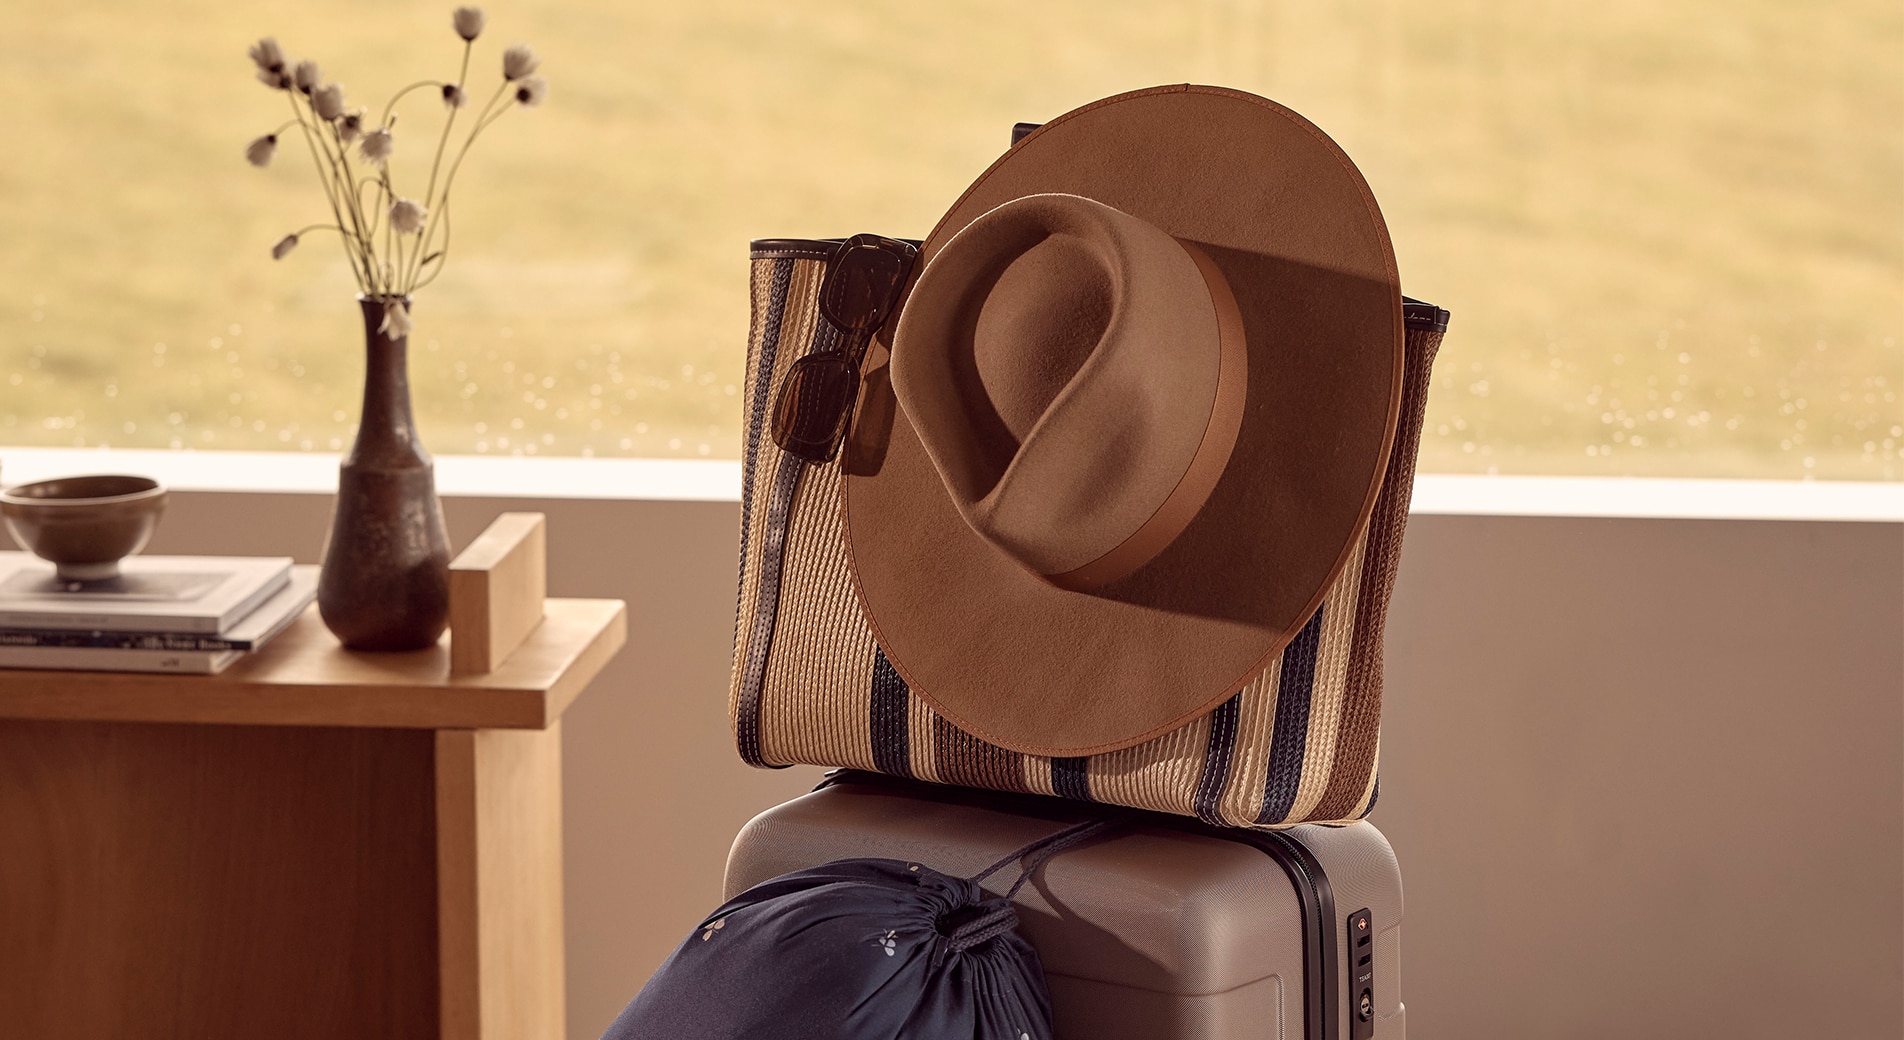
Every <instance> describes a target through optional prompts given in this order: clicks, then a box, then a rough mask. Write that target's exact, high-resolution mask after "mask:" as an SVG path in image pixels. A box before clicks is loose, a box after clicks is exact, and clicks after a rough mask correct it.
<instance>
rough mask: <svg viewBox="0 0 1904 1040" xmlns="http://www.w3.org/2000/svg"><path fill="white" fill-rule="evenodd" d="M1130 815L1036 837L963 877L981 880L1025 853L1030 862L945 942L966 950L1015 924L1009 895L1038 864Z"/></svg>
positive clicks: (1013, 893)
mask: <svg viewBox="0 0 1904 1040" xmlns="http://www.w3.org/2000/svg"><path fill="white" fill-rule="evenodd" d="M1130 815H1131V814H1129V813H1117V814H1115V815H1112V816H1106V817H1104V818H1103V819H1099V820H1087V821H1085V822H1084V823H1080V824H1077V825H1075V826H1072V827H1067V828H1065V829H1064V830H1061V831H1059V832H1058V833H1056V834H1052V835H1047V836H1046V837H1043V838H1039V839H1038V840H1037V841H1034V842H1031V843H1030V844H1027V845H1025V846H1024V847H1022V848H1020V849H1018V850H1017V851H1015V852H1012V853H1010V854H1008V855H1006V856H1005V858H1003V859H1001V860H999V861H998V862H996V863H994V864H992V865H991V866H989V867H986V868H985V869H984V870H981V871H979V872H978V873H977V874H975V875H973V876H972V877H970V878H968V879H967V880H969V881H972V882H974V883H976V882H980V881H984V880H985V879H986V878H988V877H991V876H992V875H993V874H996V873H997V872H998V871H1000V870H1002V869H1004V868H1005V867H1006V866H1007V865H1009V864H1012V863H1016V862H1018V861H1020V860H1023V859H1024V858H1025V857H1027V856H1030V857H1031V861H1030V862H1028V863H1026V864H1024V867H1023V869H1022V870H1021V871H1020V872H1019V874H1018V880H1017V881H1014V882H1012V886H1011V888H1010V889H1008V890H1006V892H1005V895H1004V896H1003V897H1002V898H998V899H987V900H985V901H984V902H982V903H980V904H979V905H978V906H979V913H976V914H974V915H972V916H971V917H969V918H967V919H966V920H963V921H961V922H959V924H958V925H957V926H956V927H954V928H953V929H952V930H951V931H950V932H947V933H946V941H947V944H948V945H950V946H951V947H952V949H953V950H955V951H964V950H969V949H971V948H972V947H974V946H977V945H979V944H980V943H983V942H987V941H989V940H991V939H994V938H997V937H998V936H1000V935H1003V934H1005V933H1006V932H1009V931H1011V930H1012V929H1013V928H1015V927H1017V925H1018V911H1016V910H1014V909H1013V908H1012V898H1013V897H1014V896H1016V895H1018V890H1019V889H1021V888H1023V887H1025V882H1027V881H1030V880H1031V875H1032V874H1034V873H1036V872H1037V870H1038V868H1039V867H1042V866H1044V865H1045V862H1046V861H1047V860H1049V859H1050V858H1051V857H1053V856H1056V855H1057V854H1058V853H1060V852H1063V851H1065V850H1066V849H1070V848H1074V847H1076V846H1078V845H1080V844H1083V843H1084V842H1086V841H1089V840H1090V839H1091V838H1094V837H1096V836H1097V835H1099V834H1101V833H1103V832H1104V831H1107V830H1110V829H1111V828H1113V827H1116V826H1120V825H1122V824H1123V823H1124V822H1125V821H1126V820H1127V819H1128V818H1129V817H1130Z"/></svg>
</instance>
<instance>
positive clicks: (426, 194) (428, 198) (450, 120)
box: [406, 37, 476, 292]
mask: <svg viewBox="0 0 1904 1040" xmlns="http://www.w3.org/2000/svg"><path fill="white" fill-rule="evenodd" d="M475 46H476V40H475V38H474V37H471V38H469V39H467V40H464V41H463V67H462V69H460V70H459V71H458V72H457V73H456V89H457V90H462V89H463V84H464V83H466V82H468V81H469V53H470V51H471V50H473V49H474V48H475ZM458 111H460V108H452V109H450V112H449V115H448V116H446V117H445V118H444V120H443V135H442V136H441V137H438V138H437V139H436V155H435V156H434V157H433V158H431V160H430V185H429V187H427V188H425V189H423V205H424V206H425V207H430V206H433V205H441V202H440V201H439V200H438V199H437V198H436V172H437V170H438V169H440V168H441V167H442V165H443V149H444V148H445V147H446V146H448V144H449V141H450V128H451V127H453V126H455V125H456V113H457V112H458ZM448 190H449V186H448V185H447V184H446V185H444V192H445V193H446V194H447V193H448ZM426 244H427V242H424V241H419V242H418V243H417V251H416V257H417V259H416V263H415V265H413V266H412V267H411V268H410V271H409V274H408V275H407V278H406V280H407V281H408V282H409V286H410V291H411V292H415V291H416V288H417V284H416V281H417V277H418V276H419V275H421V274H422V273H423V255H424V253H423V247H424V246H425V245H426ZM447 244H448V243H447V242H446V243H445V245H446V246H447Z"/></svg>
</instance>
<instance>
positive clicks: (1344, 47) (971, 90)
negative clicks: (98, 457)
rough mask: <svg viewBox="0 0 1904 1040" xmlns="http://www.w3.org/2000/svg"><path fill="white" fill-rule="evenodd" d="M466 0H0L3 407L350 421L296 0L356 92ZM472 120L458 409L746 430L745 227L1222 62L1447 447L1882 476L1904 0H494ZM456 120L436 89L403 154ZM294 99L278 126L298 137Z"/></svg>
mask: <svg viewBox="0 0 1904 1040" xmlns="http://www.w3.org/2000/svg"><path fill="white" fill-rule="evenodd" d="M450 6H451V5H449V4H447V3H444V4H438V3H429V4H420V3H411V2H403V3H371V2H368V0H339V2H335V3H330V4H321V5H320V4H310V3H296V4H294V3H287V2H282V0H269V2H258V3H251V4H244V5H235V4H230V3H228V2H227V3H215V2H211V0H162V2H157V3H150V2H149V3H133V2H131V0H66V2H64V3H62V4H60V5H57V6H45V7H41V8H39V9H36V10H29V9H28V7H27V5H25V4H15V5H9V6H8V8H7V9H6V11H5V12H3V13H0V96H3V97H5V98H6V99H7V100H8V105H7V125H6V137H7V139H8V144H9V147H8V149H7V157H6V158H5V160H4V161H0V243H3V245H0V443H10V444H40V445H75V444H82V445H97V444H110V445H115V446H127V447H135V446H136V447H149V446H161V447H162V446H167V445H174V446H180V447H195V448H290V449H312V450H328V449H335V448H337V447H340V446H342V445H343V444H345V443H346V442H347V440H348V438H349V437H350V435H351V428H352V427H351V423H352V421H353V419H354V417H355V414H356V409H357V402H356V398H357V393H358V387H359V381H360V379H361V371H362V359H361V352H362V348H361V343H362V338H361V331H360V329H359V328H358V324H357V323H358V316H357V313H356V308H355V306H354V304H353V303H352V301H351V296H352V293H353V291H354V290H353V287H352V285H351V283H350V279H349V275H348V273H347V270H346V268H345V267H344V264H343V261H342V258H341V252H340V251H339V250H338V249H337V248H336V246H335V244H334V243H330V242H325V241H322V240H321V239H317V238H313V239H312V240H310V241H307V242H306V243H305V244H304V245H303V246H302V247H300V248H299V250H298V251H297V252H295V253H293V254H292V255H291V256H290V257H288V258H286V259H285V260H283V261H280V262H277V263H273V262H272V261H271V260H270V258H269V256H268V252H267V251H268V249H269V247H270V245H271V243H272V242H273V241H275V240H276V239H277V238H278V237H279V236H280V235H281V234H283V233H284V232H285V231H288V230H290V229H292V228H294V227H297V226H299V225H302V224H305V223H310V222H314V221H316V220H319V219H322V218H323V217H324V216H325V214H324V213H323V211H322V203H321V201H320V196H319V194H318V192H317V189H316V185H315V183H314V178H313V176H312V173H311V170H310V167H309V160H308V159H307V158H305V157H303V156H301V155H300V154H299V153H297V152H296V151H294V150H290V149H289V148H287V149H286V150H285V151H283V152H281V153H280V155H279V158H278V161H277V162H276V163H275V164H274V165H273V166H272V167H271V168H270V169H268V170H263V171H259V170H254V169H251V168H250V167H248V166H246V165H245V163H244V161H243V158H242V156H241V154H240V153H241V151H242V149H243V146H244V144H245V142H246V141H248V140H249V139H250V138H252V137H253V136H256V135H258V134H260V133H263V132H265V131H267V130H269V129H271V128H272V127H273V126H275V125H276V124H277V123H278V122H279V121H280V120H281V118H282V114H283V112H284V111H285V109H284V99H283V97H282V96H280V95H276V94H273V93H272V92H270V91H267V90H266V89H264V88H263V87H261V86H259V85H258V84H256V83H255V82H253V81H251V79H250V72H249V67H248V62H247V61H246V59H245V57H244V51H245V47H246V46H247V45H248V44H249V43H250V42H251V40H252V39H254V38H255V37H257V36H260V35H264V34H275V35H276V36H278V38H279V39H280V40H281V41H282V42H283V43H284V45H285V47H286V48H287V50H289V51H290V52H291V53H292V54H293V55H294V56H297V57H311V58H315V59H317V60H318V61H319V62H320V63H321V64H322V65H323V67H324V69H325V72H326V73H327V75H329V76H330V77H332V78H335V79H337V80H340V81H341V82H342V83H343V84H344V85H345V87H346V88H347V90H348V91H349V92H350V94H351V96H352V98H353V100H354V101H355V102H357V103H366V104H372V105H375V106H377V107H381V103H382V101H383V99H384V98H385V97H387V96H388V94H389V93H390V92H391V91H393V90H394V89H395V88H397V87H400V86H402V85H404V84H406V83H408V82H410V81H412V80H414V79H418V78H426V77H442V76H446V75H449V74H451V73H453V71H454V66H455V61H456V57H457V53H458V47H459V41H457V40H456V39H455V37H454V36H453V34H452V33H451V31H450V29H449V24H448V22H449V7H450ZM489 15H490V28H489V31H488V33H487V34H486V35H485V37H484V38H483V39H482V40H481V41H480V42H479V44H478V56H477V66H476V67H477V69H478V70H479V72H480V75H478V76H477V77H475V83H476V88H475V92H476V93H477V94H478V95H479V96H480V95H481V94H482V93H483V91H484V89H485V88H486V86H487V85H488V84H491V83H493V82H494V77H495V76H496V74H497V73H496V70H497V68H498V65H499V60H500V59H499V54H500V51H501V48H502V47H503V46H504V45H506V44H508V43H512V42H517V41H523V42H529V43H531V44H533V45H534V46H535V47H536V48H537V50H538V51H539V52H540V53H541V54H542V56H543V59H544V71H545V73H546V74H547V75H548V76H549V78H550V79H551V81H552V83H553V94H552V97H551V100H550V101H549V103H548V104H547V105H546V106H544V107H543V108H541V109H537V110H533V111H518V112H512V113H511V114H510V115H509V116H508V117H507V118H505V119H504V120H503V121H502V122H501V123H499V124H498V125H496V126H495V127H494V129H493V130H492V131H491V132H490V134H489V136H488V137H487V138H486V139H485V140H484V141H482V142H480V143H479V145H478V153H477V154H475V155H473V156H472V158H471V161H470V166H469V167H468V168H467V170H466V171H465V175H464V177H463V180H462V187H461V190H460V193H459V198H458V213H457V223H456V238H457V240H456V244H455V247H454V250H453V252H452V254H451V256H450V258H449V263H448V267H447V270H446V272H445V274H444V275H443V277H442V279H441V280H440V281H438V282H437V283H436V284H435V285H433V286H431V287H429V288H428V289H427V290H425V292H424V293H423V295H421V297H420V298H419V300H418V303H417V307H416V315H415V316H416V322H417V331H416V333H415V335H414V336H413V338H412V341H413V352H414V356H413V360H412V366H413V367H412V379H413V383H414V388H415V394H416V398H417V405H418V410H419V413H420V417H421V422H422V424H423V432H424V437H425V440H426V442H427V443H428V444H429V445H430V446H431V447H432V448H433V449H435V450H436V451H439V452H490V453H512V452H535V453H541V454H570V455H573V454H582V453H592V454H598V455H611V454H616V455H651V456H685V457H699V456H702V455H706V456H711V457H732V456H735V455H736V454H738V450H739V436H740V434H739V417H740V409H739V403H738V400H739V399H738V386H739V384H740V382H741V367H742V366H741V361H742V355H743V352H744V349H745V342H744V341H745V329H746V322H747V313H746V312H747V300H748V295H747V287H746V283H747V262H746V254H745V250H746V244H747V241H748V240H749V239H750V238H754V237H761V236H773V235H816V236H818V235H840V234H850V233H853V232H856V231H862V230H875V231H881V232H885V233H888V234H897V235H920V234H923V233H924V232H925V231H926V230H928V229H929V228H930V227H931V225H932V224H933V222H934V221H935V219H936V218H937V216H938V214H939V213H940V212H941V211H942V210H943V209H944V208H945V207H946V206H947V205H948V204H949V203H950V202H951V200H952V199H953V198H955V197H956V196H957V194H958V193H959V191H960V190H961V189H962V188H963V186H964V185H965V184H966V183H967V182H969V181H970V180H971V179H972V178H973V177H974V176H975V175H976V174H977V173H979V172H980V171H981V170H982V169H983V168H984V167H985V165H986V164H987V163H988V162H989V161H990V160H991V159H992V158H993V157H995V156H996V155H997V153H998V152H999V151H1001V150H1002V148H1003V147H1004V145H1005V143H1006V141H1007V133H1008V130H1009V127H1010V126H1011V124H1012V123H1013V122H1014V121H1018V120H1041V119H1046V118H1049V117H1051V116H1054V115H1057V114H1058V113H1061V112H1063V111H1065V110H1067V109H1069V108H1072V107H1074V106H1076V105H1078V104H1081V103H1083V102H1086V101H1089V100H1092V99H1094V98H1096V97H1100V96H1104V95H1108V94H1111V93H1115V92H1118V91H1121V90H1125V89H1130V88H1133V87H1139V86H1146V85H1150V84H1153V83H1161V82H1171V81H1183V80H1195V81H1204V82H1218V83H1224V84H1228V85H1233V86H1238V87H1243V88H1246V89H1250V90H1255V91H1258V92H1260V93H1263V94H1265V95H1267V96H1270V97H1272V98H1276V99H1278V100H1280V101H1282V102H1284V103H1286V104H1288V105H1290V106H1291V107H1293V108H1295V109H1296V110H1298V111H1300V112H1303V113H1304V114H1306V115H1308V116H1309V117H1310V118H1312V119H1313V120H1315V121H1316V122H1317V123H1318V124H1319V125H1321V126H1322V127H1323V128H1324V129H1326V130H1327V131H1329V132H1330V133H1331V134H1332V135H1334V136H1335V137H1336V139H1337V140H1338V141H1339V142H1340V143H1341V144H1342V145H1343V146H1344V148H1346V149H1347V151H1348V152H1349V154H1350V155H1352V156H1353V157H1355V159H1356V160H1357V162H1358V163H1359V164H1360V165H1361V167H1362V169H1363V171H1364V172H1365V173H1366V175H1367V176H1368V179H1369V181H1370V183H1371V185H1372V186H1373V187H1374V190H1375V193H1376V196H1377V198H1378V199H1380V200H1381V203H1382V205H1383V207H1384V211H1385V213H1386V216H1387V218H1388V221H1389V224H1390V228H1391V231H1392V233H1393V235H1394V239H1395V242H1396V248H1397V251H1398V254H1399V258H1400V263H1401V269H1402V272H1403V280H1404V286H1405V288H1406V290H1407V291H1409V292H1410V293H1411V294H1413V295H1416V296H1420V297H1422V298H1426V299H1430V300H1433V301H1435V302H1437V303H1441V304H1443V305H1444V306H1447V307H1449V308H1450V309H1451V310H1452V311H1453V312H1454V315H1455V318H1454V327H1453V330H1452V332H1451V333H1450V336H1449V339H1448V341H1447V343H1446V346H1445V347H1444V350H1443V353H1442V358H1441V361H1440V362H1439V364H1438V366H1437V372H1436V379H1435V386H1434V390H1433V393H1432V395H1431V397H1430V404H1429V427H1428V431H1427V436H1426V437H1425V438H1424V444H1423V449H1422V451H1423V467H1424V468H1425V469H1427V470H1439V471H1469V472H1485V471H1489V470H1498V471H1500V472H1537V473H1606V474H1616V473H1627V474H1680V475H1703V476H1763V477H1800V476H1807V475H1813V476H1817V477H1821V478H1837V479H1869V480H1890V479H1897V478H1898V477H1899V474H1900V471H1901V470H1904V406H1901V405H1900V403H1899V401H1898V393H1899V391H1900V383H1904V348H1900V345H1899V340H1900V337H1901V336H1904V328H1901V326H1904V192H1901V191H1900V188H1901V187H1904V62H1900V61H1899V59H1898V56H1899V55H1900V54H1904V11H1900V9H1899V7H1898V5H1896V4H1895V3H1891V2H1880V0H1832V2H1829V3H1821V4H1812V5H1797V4H1789V3H1780V2H1776V0H1734V2H1718V0H1691V2H1683V3H1675V4H1659V3H1652V2H1648V3H1642V2H1635V0H1604V2H1599V3H1595V4H1587V5H1583V4H1577V3H1558V2H1545V0H1542V2H1532V0H1515V2H1508V0H1489V2H1483V0H1468V2H1449V3H1437V4H1404V3H1401V2H1400V0H1387V2H1352V3H1325V4H1296V3H1268V2H1250V0H1225V2H1203V3H1181V4H1158V3H1119V2H1110V0H1092V2H1085V0H1046V2H1042V3H1037V4H1024V3H1002V2H996V0H981V2H961V3H951V4H936V5H921V4H914V3H903V2H897V0H828V2H823V3H815V4H811V5H804V6H796V5H789V4H760V3H741V2H735V0H702V2H697V3H694V4H679V3H672V4H660V3H629V2H625V0H614V2H611V0H564V2H560V3H557V2H551V0H521V2H516V3H509V4H491V5H489ZM439 118H440V109H439V107H438V106H437V105H436V103H435V102H434V101H433V100H431V99H429V98H428V97H427V96H425V95H421V94H419V95H413V96H412V101H411V102H409V103H407V104H406V105H405V107H404V109H403V119H402V122H401V123H400V124H399V128H398V130H399V151H398V158H397V164H396V167H395V169H396V173H397V176H398V178H399V188H400V190H402V188H403V186H404V184H405V183H409V184H410V185H412V188H411V190H412V191H414V190H415V185H416V183H417V181H418V180H419V179H420V178H421V177H422V176H423V169H422V167H423V166H424V165H425V164H426V163H427V159H428V148H427V143H428V142H427V140H426V138H428V137H430V136H431V135H429V134H427V133H424V132H423V131H424V130H425V129H426V128H429V127H432V126H433V125H435V121H436V120H437V119H439ZM291 143H292V142H287V145H289V144H291Z"/></svg>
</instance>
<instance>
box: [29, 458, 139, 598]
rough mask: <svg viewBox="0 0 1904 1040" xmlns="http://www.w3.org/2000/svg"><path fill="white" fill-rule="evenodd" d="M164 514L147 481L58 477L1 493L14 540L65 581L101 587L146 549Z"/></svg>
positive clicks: (106, 477)
mask: <svg viewBox="0 0 1904 1040" xmlns="http://www.w3.org/2000/svg"><path fill="white" fill-rule="evenodd" d="M164 511H165V489H164V488H162V487H160V486H159V482H158V481H156V480H153V479H151V478H150V477H124V476H100V477H61V478H60V479H58V480H42V481H40V482H38V483H36V484H21V485H20V486H18V487H14V488H8V489H7V490H5V491H0V518H4V519H5V521H6V525H7V530H8V531H9V532H11V533H12V535H13V540H14V541H16V542H19V543H20V544H21V545H22V546H24V547H25V548H27V549H29V550H31V551H32V552H33V554H34V555H36V556H38V557H40V558H41V559H44V560H48V561H50V562H51V563H52V564H53V565H54V566H55V567H57V568H59V576H60V577H61V578H63V579H65V580H67V581H103V580H105V579H107V578H112V577H116V576H117V575H118V574H119V561H120V560H122V559H124V558H126V557H127V556H131V555H132V554H133V553H136V552H138V551H139V550H140V549H143V548H145V543H146V542H147V541H149V540H150V539H151V538H152V531H153V529H154V528H156V527H158V525H159V514H161V513H163V512H164Z"/></svg>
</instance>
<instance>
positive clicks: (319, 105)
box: [311, 83, 344, 123]
mask: <svg viewBox="0 0 1904 1040" xmlns="http://www.w3.org/2000/svg"><path fill="white" fill-rule="evenodd" d="M311 107H312V108H315V109H317V118H319V119H322V120H324V121H325V122H327V123H328V122H330V121H332V120H334V119H340V118H342V117H343V115H344V85H343V84H342V83H326V84H324V85H323V86H321V87H319V88H317V93H315V94H312V95H311Z"/></svg>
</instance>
